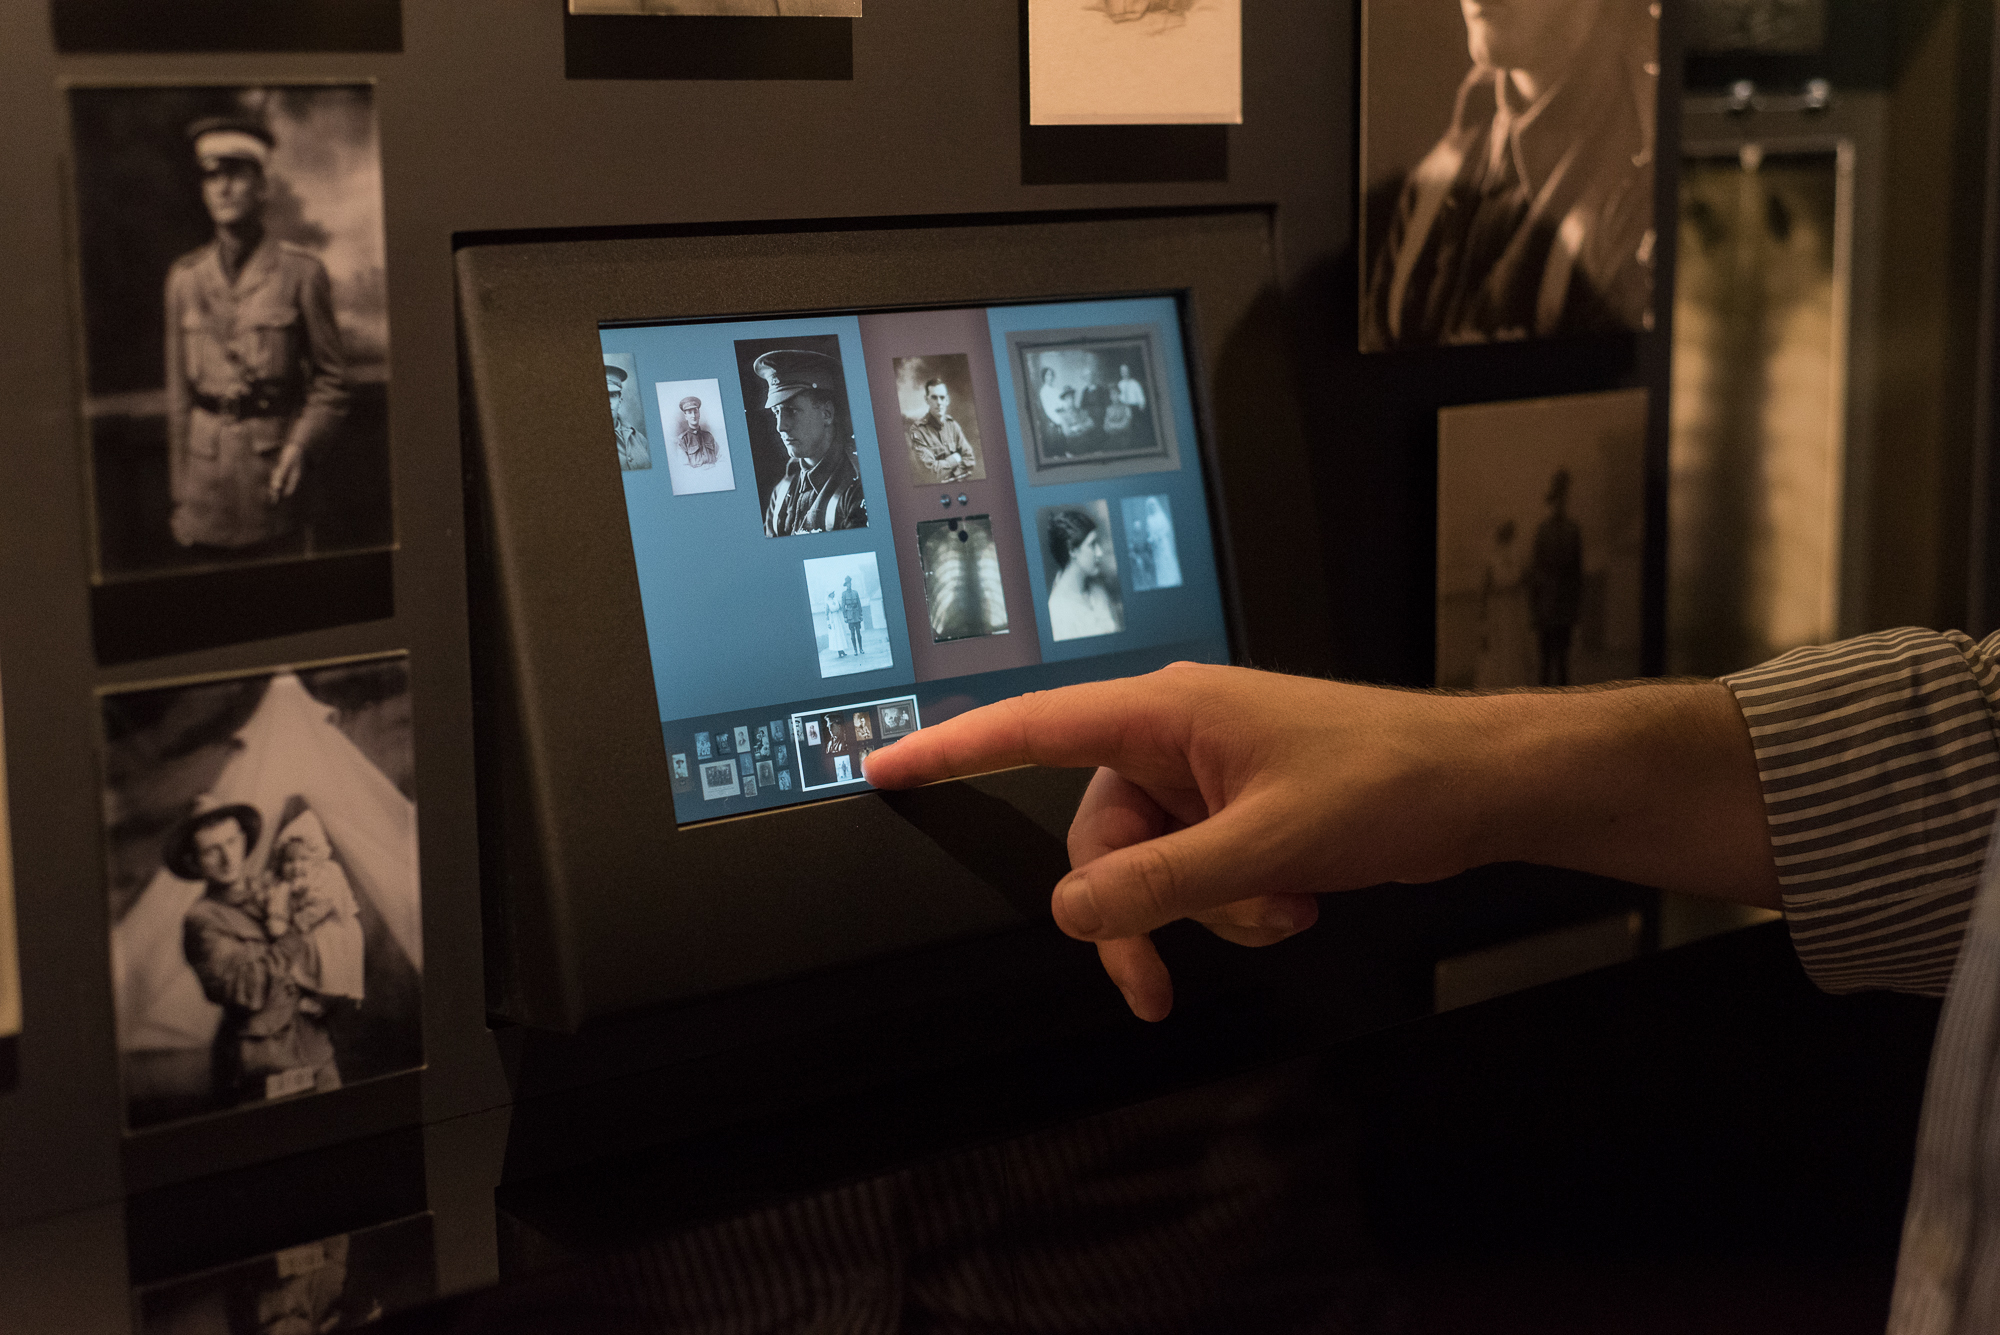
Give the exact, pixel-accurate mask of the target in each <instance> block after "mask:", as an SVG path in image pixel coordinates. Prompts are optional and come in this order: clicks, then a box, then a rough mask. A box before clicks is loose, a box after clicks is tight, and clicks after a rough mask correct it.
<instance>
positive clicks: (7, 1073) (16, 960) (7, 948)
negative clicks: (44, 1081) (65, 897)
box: [0, 707, 21, 1093]
mask: <svg viewBox="0 0 2000 1335" xmlns="http://www.w3.org/2000/svg"><path fill="white" fill-rule="evenodd" d="M8 810H9V809H8V806H7V738H6V721H5V710H4V707H0V1093H4V1092H6V1091H7V1090H10V1089H12V1088H14V1085H15V1084H16V1082H17V1081H18V1079H19V1071H20V1058H19V1052H18V1049H19V1047H20V1037H21V957H20V947H19V943H18V940H17V937H16V933H15V926H14V845H13V835H12V830H11V828H10V820H11V818H10V816H9V814H8Z"/></svg>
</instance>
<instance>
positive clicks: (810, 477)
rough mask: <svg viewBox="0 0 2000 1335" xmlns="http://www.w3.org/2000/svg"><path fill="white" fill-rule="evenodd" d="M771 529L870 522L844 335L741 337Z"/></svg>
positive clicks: (753, 439)
mask: <svg viewBox="0 0 2000 1335" xmlns="http://www.w3.org/2000/svg"><path fill="white" fill-rule="evenodd" d="M736 369H737V373H738V374H739V375H740V376H741V377H742V379H743V406H744V415H745V416H746V417H747V418H748V419H749V420H748V421H747V422H746V423H745V425H746V426H747V427H748V428H749V439H750V463H751V467H752V469H753V470H754V471H755V473H756V475H757V500H758V503H759V505H760V506H761V507H762V509H763V515H764V536H765V537H767V538H789V537H793V536H795V535H797V534H801V533H832V532H835V531H837V530H840V529H850V528H867V527H868V496H867V493H866V491H865V490H864V489H863V487H862V483H861V455H860V451H859V449H858V448H857V447H856V445H855V443H854V416H853V413H852V411H851V409H850V406H849V404H848V400H847V372H846V370H845V369H844V367H843V365H842V362H841V356H840V337H839V335H837V334H796V335H793V336H791V337H789V338H779V339H771V338H753V339H738V340H737V341H736Z"/></svg>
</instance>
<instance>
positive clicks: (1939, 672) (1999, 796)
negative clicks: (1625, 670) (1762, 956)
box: [1722, 629, 2000, 996]
mask: <svg viewBox="0 0 2000 1335" xmlns="http://www.w3.org/2000/svg"><path fill="white" fill-rule="evenodd" d="M1722 681H1723V684H1724V685H1726V686H1727V687H1729V689H1730V690H1731V691H1732V692H1733V693H1734V694H1735V696H1736V702H1737V705H1738V706H1739V707H1740V708H1741V709H1742V711H1743V717H1744V719H1745V721H1746V722H1748V723H1749V725H1750V735H1751V738H1752V740H1753V742H1754V744H1755V746H1756V751H1757V768H1758V772H1759V775H1760V777H1761V779H1762V781H1763V787H1764V808H1765V814H1766V816H1767V818H1768V819H1769V821H1770V828H1771V848H1772V851H1773V853H1774V854H1775V855H1776V858H1777V865H1778V879H1779V882H1780V885H1781V886H1782V888H1783V892H1784V901H1785V916H1786V919H1787V920H1788V921H1789V923H1790V925H1791V932H1792V942H1793V945H1794V946H1795V947H1796V948H1797V950H1798V953H1799V958H1800V960H1801V961H1803V962H1804V964H1805V967H1806V972H1807V973H1808V974H1809V975H1810V976H1811V977H1812V979H1813V981H1814V982H1815V983H1817V984H1818V985H1819V986H1820V987H1822V988H1824V989H1825V990H1826V991H1829V992H1858V991H1861V990H1863V989H1866V988H1876V987H1888V988H1894V989H1896V990H1898V991H1903V992H1920V993H1924V994H1926V995H1930V996H1942V995H1943V994H1944V991H1945V988H1946V986H1947V985H1948V984H1949V983H1950V982H1951V974H1952V968H1953V965H1954V964H1955V962H1956V961H1957V958H1958V948H1959V943H1960V941H1961V939H1962V938H1963V936H1964V934H1965V925H1966V919H1967V916H1968V914H1969V913H1970V910H1971V906H1972V897H1973V893H1974V891H1975V890H1976V889H1977V888H1978V884H1979V872H1980V867H1981V864H1982V863H1983V861H1984V858H1985V852H1986V843H1987V838H1988V835H1989V834H1990V833H1991V831H1992V828H1993V824H1994V817H1995V812H1996V810H2000V634H1996V635H1993V636H1991V637H1989V638H1988V639H1986V640H1985V641H1984V642H1982V643H1979V644H1974V643H1973V641H1972V640H1971V639H1970V638H1969V637H1967V636H1965V635H1961V634H1959V633H1958V632H1956V631H1947V632H1943V633H1939V632H1936V631H1929V630H1914V629H1905V630H1892V631H1884V632H1882V633H1881V634H1877V635H1865V636H1862V637H1861V638H1859V639H1854V640H1847V641H1844V642H1842V643H1840V644H1834V645H1828V646H1825V647H1822V648H1813V649H1798V650H1794V651H1793V652H1791V653H1789V654H1786V655H1784V656H1783V657H1781V658H1777V659H1773V660H1772V661H1771V662H1769V663H1765V664H1763V665H1762V666H1760V667H1755V668H1751V669H1749V670H1748V671H1745V672H1739V673H1736V674H1734V675H1732V676H1728V677H1724V678H1723V679H1722Z"/></svg>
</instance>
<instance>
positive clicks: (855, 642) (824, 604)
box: [804, 552, 896, 677]
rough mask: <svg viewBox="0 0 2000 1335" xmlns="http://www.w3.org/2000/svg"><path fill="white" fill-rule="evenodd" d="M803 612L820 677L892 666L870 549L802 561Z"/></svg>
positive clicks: (886, 622) (879, 579)
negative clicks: (807, 616) (816, 653)
mask: <svg viewBox="0 0 2000 1335" xmlns="http://www.w3.org/2000/svg"><path fill="white" fill-rule="evenodd" d="M804 566H805V573H806V610H807V612H808V613H810V615H811V618H812V630H813V641H814V644H815V645H816V646H817V648H818V651H819V675H820V676H821V677H847V676H852V675H853V674H855V673H857V672H876V671H879V670H881V669H882V668H888V667H894V666H895V665H896V650H895V646H894V644H893V643H892V642H891V640H890V636H889V617H888V609H887V608H886V607H885V606H884V605H883V599H882V573H881V570H880V568H879V566H878V565H877V563H876V560H875V553H873V552H856V553H855V554H854V555H852V556H822V557H817V558H815V559H813V560H810V561H807V562H804Z"/></svg>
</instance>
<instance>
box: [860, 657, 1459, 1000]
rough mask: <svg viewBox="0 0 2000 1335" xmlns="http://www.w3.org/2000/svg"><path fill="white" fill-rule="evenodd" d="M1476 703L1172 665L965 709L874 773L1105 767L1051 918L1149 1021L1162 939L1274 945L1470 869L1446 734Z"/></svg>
mask: <svg viewBox="0 0 2000 1335" xmlns="http://www.w3.org/2000/svg"><path fill="white" fill-rule="evenodd" d="M1480 703H1482V702H1480V701H1476V700H1469V699H1448V698H1443V697H1436V696H1425V695H1416V694H1411V693H1407V692H1396V691H1384V690H1374V689H1369V688H1366V687H1357V686H1346V685H1342V684H1339V683H1335V682H1326V681H1316V680H1310V679H1306V678H1298V677H1285V676H1279V675H1275V674H1271V673H1263V672H1252V671H1248V670H1245V669H1239V668H1224V667H1212V666H1205V665H1200V664H1191V663H1179V664H1175V665H1174V666H1172V667H1169V668H1167V669H1165V670H1163V671H1160V672H1156V673H1153V674H1152V675H1150V676H1146V677H1138V678H1132V679H1128V680H1124V681H1111V682H1101V683H1095V684H1091V685H1084V686H1072V687H1067V688H1064V689H1062V690H1055V691H1045V692H1039V693H1036V694H1033V695H1027V696H1022V697H1019V698H1017V699H1013V700H1007V701H1003V702H1001V703H1000V704H997V705H993V706H990V707H988V708H985V709H980V710H975V711H973V712H971V713H969V714H965V715H962V716H960V717H959V718H956V719H952V720H950V721H949V722H946V723H943V724H939V725H936V726H933V727H930V728H926V729H924V730H922V731H920V732H917V733H914V734H912V735H911V736H909V737H905V738H903V739H902V740H900V741H897V742H895V743H894V744H892V745H890V746H887V747H885V748H883V749H881V750H878V751H877V752H875V754H874V755H872V756H870V757H869V761H868V767H867V777H868V780H869V782H871V783H873V784H874V785H875V786H876V787H878V788H907V787H914V786H917V785H919V784H925V783H933V782H937V781H939V780H942V779H946V778H951V777H954V776H960V775H967V774H979V773H988V772H992V771H994V770H998V769H1006V768H1011V767H1016V766H1021V765H1029V764H1040V765H1058V766H1071V767H1075V766H1082V765H1098V766H1102V767H1103V768H1100V769H1099V771H1098V773H1097V776H1096V777H1095V778H1094V779H1093V780H1092V781H1091V784H1090V788H1089V790H1088V792H1086V794H1085V795H1084V799H1083V803H1082V805H1081V807H1080V808H1079V809H1078V811H1077V815H1076V819H1075V821H1074V823H1073V824H1072V825H1071V828H1070V835H1069V852H1070V862H1071V865H1072V866H1073V867H1074V868H1075V870H1074V871H1072V872H1071V874H1070V875H1069V876H1067V877H1065V878H1064V879H1063V881H1062V882H1061V883H1060V884H1059V885H1058V886H1057V887H1056V889H1055V894H1054V901H1053V908H1054V913H1055V919H1056V923H1057V925H1058V926H1059V927H1061V928H1062V930H1063V931H1064V932H1066V933H1068V934H1069V935H1071V936H1074V937H1077V938H1079V939H1082V940H1087V941H1092V942H1095V943H1096V945H1097V948H1098V954H1099V956H1100V958H1101V959H1102V960H1103V963H1104V968H1105V971H1106V972H1107V973H1108V974H1110V976H1111V979H1112V981H1113V982H1115V983H1116V984H1117V985H1118V987H1119V990H1120V991H1122V992H1123V993H1124V994H1125V998H1126V1001H1127V1003H1128V1004H1129V1005H1130V1006H1131V1008H1132V1011H1133V1013H1134V1014H1136V1015H1138V1016H1140V1017H1141V1018H1142V1019H1148V1020H1158V1019H1162V1018H1164V1017H1165V1016H1166V1014H1167V1013H1168V1011H1169V1010H1170V1009H1171V1008H1172V1005H1173V985H1172V981H1171V979H1170V978H1169V977H1168V974H1167V970H1166V967H1165V965H1164V964H1162V963H1161V961H1160V957H1159V955H1158V953H1157V952H1156V951H1155V950H1154V948H1153V945H1152V942H1151V940H1150V939H1149V938H1148V936H1147V933H1149V932H1151V931H1153V930H1154V929H1156V928H1159V927H1162V926H1165V925H1166V924H1167V923H1169V922H1173V921H1175V920H1176V919H1179V918H1192V919H1194V920H1195V921H1197V922H1200V923H1202V924H1204V925H1205V926H1207V927H1208V928H1209V929H1210V930H1211V931H1213V932H1215V933H1216V934H1217V935H1219V936H1221V937H1223V938H1224V939H1226V940H1229V941H1233V942H1236V943H1237V944H1240V945H1247V946H1263V945H1270V944H1274V943H1276V942H1278V941H1282V940H1284V939H1286V938H1287V937H1290V936H1293V935H1295V934H1296V933H1298V932H1301V931H1303V930H1305V929H1306V928H1308V927H1310V926H1311V925H1312V924H1313V923H1314V922H1315V921H1316V920H1317V918H1318V903H1317V900H1316V899H1315V898H1314V896H1315V895H1317V894H1319V893H1320V892H1323V891H1330V890H1343V889H1352V888H1357V887H1360V886H1367V885H1376V884H1380V883H1382V882H1385V881H1398V880H1401V881H1430V880H1438V879H1442V878H1443V877H1445V876H1448V875H1451V874H1453V873H1455V872H1458V871H1461V870H1463V869H1465V868H1466V867H1469V866H1474V865H1477V860H1478V859H1479V858H1480V857H1481V854H1480V853H1479V852H1478V851H1476V850H1474V849H1473V848H1472V847H1471V846H1470V844H1469V843H1468V842H1467V841H1466V840H1464V839H1463V838H1462V837H1460V836H1458V835H1456V834H1455V833H1454V831H1455V830H1456V829H1458V828H1459V827H1461V826H1463V825H1465V824H1466V822H1465V821H1464V820H1463V819H1460V818H1459V817H1460V816H1461V815H1462V814H1463V813H1459V812H1454V811H1453V810H1452V805H1453V804H1454V803H1455V802H1457V801H1459V800H1460V799H1462V797H1463V793H1462V787H1463V786H1462V785H1460V784H1457V783H1454V782H1453V781H1452V777H1451V775H1452V771H1453V767H1454V764H1455V763H1458V762H1462V761H1463V760H1464V758H1465V757H1464V755H1463V754H1462V752H1461V753H1460V754H1458V755H1453V754H1451V737H1450V734H1451V733H1452V732H1453V731H1455V730H1458V729H1460V728H1463V727H1464V722H1465V720H1467V719H1469V716H1470V715H1471V714H1472V713H1474V712H1476V707H1477V706H1478V705H1479V704H1480ZM1475 731H1476V730H1475Z"/></svg>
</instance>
